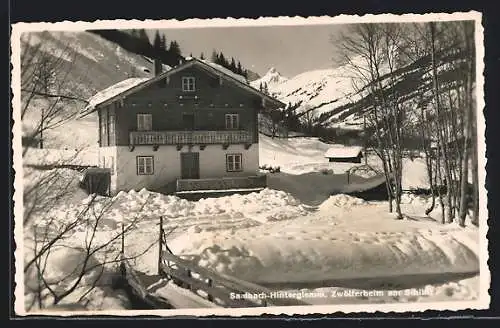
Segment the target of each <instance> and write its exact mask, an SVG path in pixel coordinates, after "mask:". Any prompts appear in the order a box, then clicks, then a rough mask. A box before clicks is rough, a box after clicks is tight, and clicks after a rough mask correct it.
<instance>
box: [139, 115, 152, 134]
mask: <svg viewBox="0 0 500 328" xmlns="http://www.w3.org/2000/svg"><path fill="white" fill-rule="evenodd" d="M151 130H153V115H152V114H137V131H151Z"/></svg>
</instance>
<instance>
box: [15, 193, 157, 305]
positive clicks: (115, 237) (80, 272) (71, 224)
mask: <svg viewBox="0 0 500 328" xmlns="http://www.w3.org/2000/svg"><path fill="white" fill-rule="evenodd" d="M147 203H148V200H147V199H146V201H145V202H144V203H143V204H142V205H141V208H140V209H139V211H138V212H137V213H136V215H135V217H132V218H131V219H130V220H129V221H127V222H123V223H122V229H121V231H120V230H117V231H115V232H113V233H111V234H110V236H109V237H108V238H106V239H105V240H99V239H98V238H97V237H96V236H97V233H98V232H99V231H100V230H102V228H103V225H104V224H106V220H107V219H106V216H107V215H108V214H110V210H111V207H112V206H113V204H114V201H113V200H112V199H97V196H96V195H95V194H94V195H92V196H91V199H90V201H89V202H88V205H86V206H84V207H83V209H82V210H80V211H79V212H78V213H77V214H76V215H75V216H74V217H69V218H61V217H54V216H52V217H50V218H48V220H46V221H45V222H43V223H42V222H40V223H39V224H35V225H33V226H32V231H33V234H32V236H33V237H32V238H33V240H32V241H33V248H32V250H31V251H32V252H31V253H30V254H31V256H28V257H27V259H26V261H25V266H24V272H25V274H28V277H30V278H32V277H35V281H28V282H27V287H28V290H29V291H30V292H31V293H32V294H34V295H35V297H33V298H32V304H31V307H32V306H37V307H38V308H39V309H42V308H44V307H47V306H52V305H58V304H59V303H60V302H61V301H62V300H64V299H65V298H67V297H68V296H70V295H73V294H74V293H75V292H76V291H77V290H78V295H77V296H78V302H82V301H83V300H84V299H85V297H86V296H87V295H88V294H89V293H91V292H92V290H94V289H95V288H96V287H97V286H98V284H99V282H100V280H101V278H102V277H103V274H104V273H105V272H106V268H108V267H109V266H110V265H111V266H112V265H113V264H118V263H119V262H120V261H122V260H123V257H122V256H123V250H122V251H121V252H120V251H119V249H120V246H119V244H120V241H121V239H122V238H125V235H126V234H127V233H129V232H130V231H131V230H132V229H133V228H134V227H135V225H136V224H137V222H138V221H139V213H140V212H141V211H142V210H143V209H144V206H145V205H146V204H147ZM61 222H63V223H61ZM79 229H83V231H85V239H84V243H83V245H82V246H81V247H77V248H75V246H74V245H72V244H68V243H67V242H66V241H67V239H68V238H70V237H71V236H72V234H74V233H75V231H77V230H79ZM156 243H157V242H156V241H153V242H152V243H150V244H149V245H147V247H145V249H143V250H141V251H140V252H138V253H137V254H136V255H134V256H126V257H125V259H127V260H131V259H134V258H137V257H139V256H141V255H143V254H144V253H146V252H147V251H148V250H149V249H151V248H152V247H154V246H155V245H156ZM61 249H63V250H76V251H78V252H79V253H80V254H81V258H80V260H81V263H78V264H77V265H75V266H74V267H73V268H68V270H69V272H68V273H67V274H66V275H65V276H63V277H60V278H59V279H58V280H57V281H53V280H51V279H50V273H49V271H50V269H51V268H50V267H49V265H50V259H51V255H52V254H54V252H57V251H58V250H61ZM113 250H114V251H113ZM103 254H104V256H103ZM109 254H111V256H110V255H109ZM98 255H99V257H100V258H99V260H98V259H96V256H98ZM88 275H91V276H92V277H91V280H90V281H84V280H85V278H86V277H87V276H88ZM28 310H29V309H28Z"/></svg>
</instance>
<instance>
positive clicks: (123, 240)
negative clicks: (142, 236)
mask: <svg viewBox="0 0 500 328" xmlns="http://www.w3.org/2000/svg"><path fill="white" fill-rule="evenodd" d="M124 254H125V227H124V226H123V222H122V256H124Z"/></svg>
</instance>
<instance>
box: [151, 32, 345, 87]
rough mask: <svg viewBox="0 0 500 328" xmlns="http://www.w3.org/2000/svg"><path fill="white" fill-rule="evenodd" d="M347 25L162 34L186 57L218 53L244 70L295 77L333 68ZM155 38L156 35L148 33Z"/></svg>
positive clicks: (207, 56) (260, 73) (207, 55)
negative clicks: (339, 39) (335, 40)
mask: <svg viewBox="0 0 500 328" xmlns="http://www.w3.org/2000/svg"><path fill="white" fill-rule="evenodd" d="M342 26H344V25H333V24H330V25H302V26H252V27H245V26H238V27H210V28H207V27H204V28H184V29H165V30H160V33H162V32H163V33H164V34H165V37H166V39H167V43H169V42H170V41H172V40H176V41H177V42H178V43H179V45H180V47H181V50H182V54H183V55H184V56H189V54H190V53H192V54H193V56H194V57H199V56H200V53H201V52H203V53H204V55H205V57H206V58H208V59H210V56H211V54H212V51H213V50H214V49H217V50H219V51H222V52H223V53H224V56H226V57H229V58H231V57H235V59H238V60H240V62H241V64H242V66H243V67H245V68H247V69H250V70H252V71H254V72H256V73H258V74H259V75H263V74H265V73H266V72H267V70H269V68H271V67H275V68H276V69H277V70H278V71H279V72H280V73H281V74H283V75H284V76H287V77H292V76H294V75H297V74H299V73H302V72H305V71H309V70H313V69H322V68H330V67H333V66H334V65H335V64H334V61H333V57H334V56H335V45H334V44H333V43H332V42H331V37H332V35H333V36H338V35H339V32H340V30H341V29H342ZM148 32H149V33H150V34H151V35H152V34H153V33H154V30H153V31H148Z"/></svg>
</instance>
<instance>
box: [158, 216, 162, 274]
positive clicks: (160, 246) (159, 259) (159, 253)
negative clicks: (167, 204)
mask: <svg viewBox="0 0 500 328" xmlns="http://www.w3.org/2000/svg"><path fill="white" fill-rule="evenodd" d="M162 245H163V216H161V215H160V236H159V237H158V274H159V275H160V276H161V275H162V269H161V263H162V254H161V251H162V248H163V247H162Z"/></svg>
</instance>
